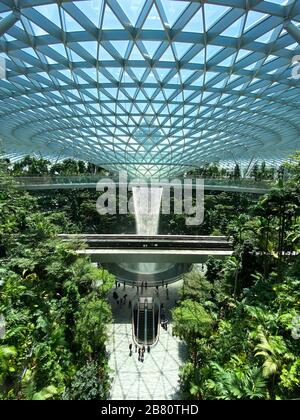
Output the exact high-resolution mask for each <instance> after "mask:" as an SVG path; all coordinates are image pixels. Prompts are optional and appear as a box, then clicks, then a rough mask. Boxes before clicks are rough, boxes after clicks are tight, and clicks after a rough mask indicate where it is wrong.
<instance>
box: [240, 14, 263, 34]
mask: <svg viewBox="0 0 300 420" xmlns="http://www.w3.org/2000/svg"><path fill="white" fill-rule="evenodd" d="M266 16H267V15H266V14H264V13H260V12H254V11H253V10H250V11H249V12H248V14H247V20H246V26H245V32H247V31H248V29H250V28H252V27H253V26H255V25H257V24H258V23H259V22H261V21H262V20H263V19H265V17H266Z"/></svg>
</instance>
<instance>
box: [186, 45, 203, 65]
mask: <svg viewBox="0 0 300 420" xmlns="http://www.w3.org/2000/svg"><path fill="white" fill-rule="evenodd" d="M189 62H190V63H197V64H204V62H205V49H204V48H203V49H202V50H201V51H200V52H198V54H196V55H195V56H194V57H193V58H191V59H190V61H189Z"/></svg>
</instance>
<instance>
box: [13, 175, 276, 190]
mask: <svg viewBox="0 0 300 420" xmlns="http://www.w3.org/2000/svg"><path fill="white" fill-rule="evenodd" d="M101 179H103V176H100V175H92V174H89V175H70V176H28V177H15V181H16V182H17V183H19V184H21V185H23V186H29V185H31V186H32V185H37V186H43V185H72V184H77V185H78V184H97V183H98V182H99V181H100V180H101ZM112 179H113V181H115V182H116V184H118V182H119V179H118V178H112ZM184 179H185V178H178V180H179V181H181V182H182V181H184ZM129 181H130V179H129ZM153 181H154V183H157V184H159V183H162V184H163V183H167V182H169V181H172V180H168V179H166V178H164V179H155V180H153ZM204 184H205V185H207V186H216V187H222V186H225V187H226V186H227V187H241V188H242V187H249V188H260V189H269V188H271V187H272V186H274V181H269V180H264V181H256V180H255V179H253V178H241V179H228V178H221V179H220V178H205V179H204Z"/></svg>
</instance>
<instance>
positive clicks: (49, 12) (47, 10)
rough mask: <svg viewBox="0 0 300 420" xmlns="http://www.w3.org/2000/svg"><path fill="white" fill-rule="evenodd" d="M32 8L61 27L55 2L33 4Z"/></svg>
mask: <svg viewBox="0 0 300 420" xmlns="http://www.w3.org/2000/svg"><path fill="white" fill-rule="evenodd" d="M34 9H35V10H37V11H38V12H39V13H41V15H43V16H44V17H45V18H46V19H48V20H49V21H50V22H51V23H53V24H55V25H57V26H58V27H59V28H60V27H61V25H60V17H59V12H58V6H57V4H46V5H44V6H35V7H34Z"/></svg>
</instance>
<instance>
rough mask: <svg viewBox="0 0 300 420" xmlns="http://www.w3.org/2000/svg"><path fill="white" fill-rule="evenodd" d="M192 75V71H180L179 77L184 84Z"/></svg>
mask: <svg viewBox="0 0 300 420" xmlns="http://www.w3.org/2000/svg"><path fill="white" fill-rule="evenodd" d="M193 73H194V71H193V70H187V69H181V70H180V75H181V79H182V82H183V83H185V82H186V81H187V80H188V79H189V78H190V77H191V75H192V74H193Z"/></svg>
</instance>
